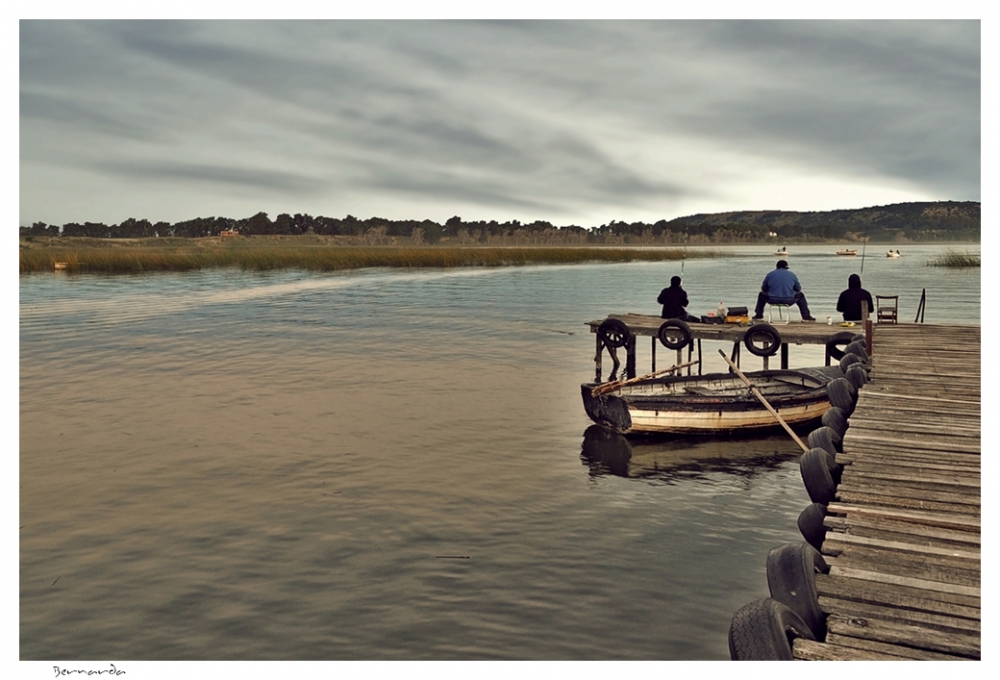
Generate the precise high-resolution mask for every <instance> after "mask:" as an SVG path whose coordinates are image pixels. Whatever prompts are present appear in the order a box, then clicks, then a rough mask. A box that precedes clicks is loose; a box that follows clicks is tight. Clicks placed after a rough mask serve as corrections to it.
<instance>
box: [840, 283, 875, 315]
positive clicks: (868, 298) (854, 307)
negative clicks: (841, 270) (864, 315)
mask: <svg viewBox="0 0 1000 680" xmlns="http://www.w3.org/2000/svg"><path fill="white" fill-rule="evenodd" d="M862 301H864V302H867V303H868V313H869V314H873V313H874V311H875V303H874V302H872V294H871V293H869V292H868V291H867V290H865V289H864V288H862V287H861V277H860V276H858V275H857V274H851V275H850V276H849V277H848V279H847V290H845V291H844V292H843V293H841V294H840V297H839V298H837V311H838V312H842V313H843V314H844V321H861V303H862Z"/></svg>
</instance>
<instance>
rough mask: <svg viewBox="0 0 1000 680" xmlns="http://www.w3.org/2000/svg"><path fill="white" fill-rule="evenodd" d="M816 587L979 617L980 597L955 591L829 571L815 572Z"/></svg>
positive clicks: (866, 599)
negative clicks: (911, 586)
mask: <svg viewBox="0 0 1000 680" xmlns="http://www.w3.org/2000/svg"><path fill="white" fill-rule="evenodd" d="M816 591H817V592H818V593H819V594H820V595H824V596H826V597H831V598H836V599H841V600H856V601H858V602H866V603H868V604H880V605H885V606H896V607H902V608H905V609H913V610H915V611H925V612H929V613H934V614H945V615H948V616H955V617H960V618H967V619H975V620H980V619H981V618H982V615H981V612H982V610H981V601H980V599H979V598H978V597H972V596H969V595H960V594H957V593H942V592H940V591H932V590H924V589H920V588H910V587H908V586H901V585H896V584H889V583H876V582H872V581H867V580H863V579H854V578H844V577H842V576H833V575H830V574H817V575H816Z"/></svg>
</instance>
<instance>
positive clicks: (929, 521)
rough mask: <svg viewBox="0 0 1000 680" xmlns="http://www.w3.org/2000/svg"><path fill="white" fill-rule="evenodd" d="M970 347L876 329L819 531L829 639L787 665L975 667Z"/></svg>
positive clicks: (949, 335)
mask: <svg viewBox="0 0 1000 680" xmlns="http://www.w3.org/2000/svg"><path fill="white" fill-rule="evenodd" d="M980 336H981V332H980V327H979V326H951V325H948V326H945V325H931V324H901V325H882V326H876V327H875V329H874V331H873V335H872V340H873V352H872V371H871V374H870V382H868V383H867V384H866V385H865V386H864V387H862V388H861V389H860V390H859V391H858V401H857V404H856V407H855V410H854V412H853V414H851V416H850V418H849V421H848V422H849V427H848V429H847V431H846V434H845V435H844V438H843V444H842V448H843V452H842V453H839V454H838V455H837V456H836V460H837V462H838V463H840V464H842V465H844V468H843V472H842V476H841V480H840V484H839V485H838V486H837V489H836V499H835V501H834V502H831V503H829V504H828V506H827V508H826V513H827V514H826V517H825V519H824V525H825V527H826V529H827V533H826V535H825V538H824V539H823V543H822V547H821V550H820V552H821V554H822V555H823V557H824V559H825V560H826V562H827V564H828V565H829V566H830V570H829V573H827V574H817V575H816V590H817V592H818V594H819V606H820V609H821V610H822V612H823V613H824V614H825V615H826V626H827V634H826V637H825V640H824V641H823V642H814V641H809V640H804V639H797V640H795V641H794V643H793V645H792V651H793V655H794V658H796V659H801V660H838V659H896V660H899V659H979V658H980V653H981V643H980V625H981V615H980V612H981V609H980V547H981V546H980V453H981V440H980V407H981V385H980V380H981V377H980V376H981V372H980V370H981V361H980Z"/></svg>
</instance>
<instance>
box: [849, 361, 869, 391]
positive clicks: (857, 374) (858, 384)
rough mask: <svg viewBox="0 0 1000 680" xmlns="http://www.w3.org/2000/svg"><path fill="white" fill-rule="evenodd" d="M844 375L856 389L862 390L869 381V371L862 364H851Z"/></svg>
mask: <svg viewBox="0 0 1000 680" xmlns="http://www.w3.org/2000/svg"><path fill="white" fill-rule="evenodd" d="M844 375H845V376H846V377H847V379H848V380H849V381H850V382H851V384H852V385H854V389H856V390H860V389H861V388H862V387H864V386H865V385H866V384H867V383H868V371H866V370H865V368H864V367H863V366H862V365H861V364H851V365H850V366H848V367H847V371H846V372H845V373H844Z"/></svg>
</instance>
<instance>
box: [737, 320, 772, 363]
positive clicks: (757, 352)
mask: <svg viewBox="0 0 1000 680" xmlns="http://www.w3.org/2000/svg"><path fill="white" fill-rule="evenodd" d="M758 341H760V342H761V344H760V346H758V345H757V342H758ZM743 346H744V347H746V348H747V351H748V352H750V354H753V355H754V356H758V357H769V356H773V355H774V354H776V353H777V352H778V349H779V348H780V347H781V333H779V332H778V329H777V328H775V327H774V326H772V325H771V324H767V323H758V324H754V325H753V326H750V328H748V329H747V332H746V333H745V334H744V335H743Z"/></svg>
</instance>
